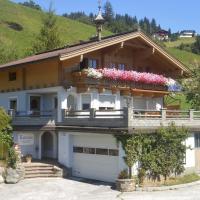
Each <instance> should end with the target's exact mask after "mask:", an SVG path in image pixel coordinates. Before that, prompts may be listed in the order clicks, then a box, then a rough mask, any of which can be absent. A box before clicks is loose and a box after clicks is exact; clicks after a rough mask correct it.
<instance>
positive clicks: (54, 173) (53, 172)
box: [23, 163, 63, 178]
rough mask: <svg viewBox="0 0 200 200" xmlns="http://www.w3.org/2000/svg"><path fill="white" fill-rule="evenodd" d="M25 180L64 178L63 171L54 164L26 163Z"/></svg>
mask: <svg viewBox="0 0 200 200" xmlns="http://www.w3.org/2000/svg"><path fill="white" fill-rule="evenodd" d="M23 165H24V168H25V177H24V178H42V177H43V178H45V177H62V176H63V169H62V168H60V167H57V166H55V165H53V164H45V163H24V164H23Z"/></svg>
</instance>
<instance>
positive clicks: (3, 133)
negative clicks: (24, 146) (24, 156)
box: [0, 108, 17, 168]
mask: <svg viewBox="0 0 200 200" xmlns="http://www.w3.org/2000/svg"><path fill="white" fill-rule="evenodd" d="M0 143H1V144H2V145H1V147H2V148H3V147H6V148H4V150H5V149H6V150H7V152H4V154H6V156H5V157H6V160H7V166H8V167H11V168H16V163H17V154H16V152H15V150H14V147H13V145H14V143H13V137H12V127H11V118H10V117H9V116H8V114H7V113H6V112H5V110H4V109H3V108H0Z"/></svg>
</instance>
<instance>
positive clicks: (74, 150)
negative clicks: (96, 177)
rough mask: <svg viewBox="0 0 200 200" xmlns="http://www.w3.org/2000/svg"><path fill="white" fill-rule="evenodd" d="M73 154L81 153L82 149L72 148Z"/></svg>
mask: <svg viewBox="0 0 200 200" xmlns="http://www.w3.org/2000/svg"><path fill="white" fill-rule="evenodd" d="M73 152H74V153H83V147H74V148H73Z"/></svg>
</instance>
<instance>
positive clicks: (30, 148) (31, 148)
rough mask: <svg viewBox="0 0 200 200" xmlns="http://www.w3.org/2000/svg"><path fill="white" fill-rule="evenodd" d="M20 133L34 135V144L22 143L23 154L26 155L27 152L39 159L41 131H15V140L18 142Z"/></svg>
mask: <svg viewBox="0 0 200 200" xmlns="http://www.w3.org/2000/svg"><path fill="white" fill-rule="evenodd" d="M19 134H27V135H33V137H34V141H33V144H32V145H20V148H21V152H22V156H26V155H27V154H31V155H32V156H33V158H36V159H38V158H39V132H20V131H18V132H16V131H15V132H14V133H13V137H14V142H15V143H17V144H18V142H19V138H18V135H19Z"/></svg>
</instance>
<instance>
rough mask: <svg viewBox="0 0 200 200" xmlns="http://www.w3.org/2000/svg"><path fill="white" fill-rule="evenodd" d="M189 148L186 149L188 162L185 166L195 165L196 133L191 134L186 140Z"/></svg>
mask: <svg viewBox="0 0 200 200" xmlns="http://www.w3.org/2000/svg"><path fill="white" fill-rule="evenodd" d="M185 144H186V147H188V148H189V149H187V151H186V164H185V168H191V167H195V148H194V147H195V140H194V134H191V135H190V136H189V137H188V139H187V140H186V141H185Z"/></svg>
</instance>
